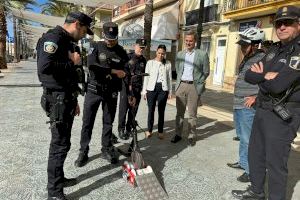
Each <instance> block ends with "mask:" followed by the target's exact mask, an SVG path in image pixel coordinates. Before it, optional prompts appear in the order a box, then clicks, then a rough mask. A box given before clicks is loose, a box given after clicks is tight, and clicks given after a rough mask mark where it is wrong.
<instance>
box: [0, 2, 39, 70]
mask: <svg viewBox="0 0 300 200" xmlns="http://www.w3.org/2000/svg"><path fill="white" fill-rule="evenodd" d="M28 4H33V5H34V4H35V1H34V0H0V69H6V68H7V64H6V60H5V56H6V55H5V54H6V52H5V51H6V34H7V24H6V16H7V14H8V13H9V12H10V10H9V8H10V7H11V8H18V9H21V8H25V6H26V5H28ZM14 37H15V36H14Z"/></svg>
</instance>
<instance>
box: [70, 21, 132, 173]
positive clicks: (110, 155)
mask: <svg viewBox="0 0 300 200" xmlns="http://www.w3.org/2000/svg"><path fill="white" fill-rule="evenodd" d="M103 35H104V38H105V41H104V42H103V41H100V42H97V43H94V44H92V45H91V48H90V50H89V53H88V58H87V60H88V68H89V74H90V76H89V78H88V86H87V93H86V96H85V100H84V109H83V118H82V121H83V124H82V130H81V140H80V150H79V156H78V159H77V160H76V161H75V166H77V167H82V166H84V165H85V164H86V163H87V161H88V152H89V143H90V141H91V136H92V130H93V126H94V122H95V118H96V114H97V111H98V108H99V106H100V103H102V110H103V127H102V149H101V151H102V154H101V156H102V158H104V159H106V160H108V161H109V162H111V163H117V162H118V156H117V154H116V151H115V150H114V147H113V144H112V139H111V138H112V124H113V121H114V118H115V114H116V107H117V98H118V91H121V89H122V78H124V77H125V75H126V73H125V71H124V66H125V64H126V62H128V56H127V54H126V52H125V50H124V49H123V47H121V46H120V45H119V44H118V26H117V24H115V23H113V22H107V23H105V24H104V25H103Z"/></svg>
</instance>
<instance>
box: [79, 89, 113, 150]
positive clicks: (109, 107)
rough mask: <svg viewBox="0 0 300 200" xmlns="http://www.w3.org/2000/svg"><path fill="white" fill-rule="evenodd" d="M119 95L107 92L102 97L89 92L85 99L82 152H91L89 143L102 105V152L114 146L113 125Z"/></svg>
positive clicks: (81, 140) (81, 141)
mask: <svg viewBox="0 0 300 200" xmlns="http://www.w3.org/2000/svg"><path fill="white" fill-rule="evenodd" d="M117 100H118V93H117V92H113V93H112V92H106V93H103V94H101V95H99V94H95V93H93V92H91V91H90V90H88V91H87V93H86V96H85V99H84V108H83V117H82V129H81V139H80V151H81V152H84V153H88V152H89V143H90V141H91V137H92V131H93V127H94V123H95V118H96V114H97V111H98V108H99V106H100V104H101V103H102V111H103V117H102V123H103V126H102V150H105V149H107V148H109V147H111V146H112V142H111V137H112V124H113V122H114V119H115V114H116V107H117Z"/></svg>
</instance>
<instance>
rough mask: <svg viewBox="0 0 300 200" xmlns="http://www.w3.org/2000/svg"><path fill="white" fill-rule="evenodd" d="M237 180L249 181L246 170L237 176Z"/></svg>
mask: <svg viewBox="0 0 300 200" xmlns="http://www.w3.org/2000/svg"><path fill="white" fill-rule="evenodd" d="M237 180H238V181H240V182H242V183H247V182H250V177H249V175H248V174H247V173H246V172H244V173H243V174H242V175H241V176H239V177H237Z"/></svg>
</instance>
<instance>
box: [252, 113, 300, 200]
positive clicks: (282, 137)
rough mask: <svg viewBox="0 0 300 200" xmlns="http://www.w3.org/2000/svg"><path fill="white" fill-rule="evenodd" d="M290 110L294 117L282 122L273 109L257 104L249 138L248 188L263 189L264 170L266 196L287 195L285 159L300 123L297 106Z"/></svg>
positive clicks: (278, 198) (272, 199) (281, 197)
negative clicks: (249, 182)
mask: <svg viewBox="0 0 300 200" xmlns="http://www.w3.org/2000/svg"><path fill="white" fill-rule="evenodd" d="M289 110H290V111H292V112H293V118H292V120H291V121H289V122H285V121H283V120H282V119H280V118H279V117H278V116H277V115H276V114H275V113H274V112H273V111H271V110H267V109H263V108H260V107H259V108H258V109H257V111H256V115H255V117H254V121H253V126H252V132H251V136H250V142H249V168H250V179H251V188H252V190H253V191H254V192H256V193H262V192H264V183H265V177H266V171H267V173H268V178H269V182H268V190H269V191H268V193H269V197H268V199H269V200H285V199H286V197H285V196H286V185H287V176H288V167H287V162H288V157H289V152H290V149H291V142H292V141H293V139H294V138H295V136H296V133H297V130H298V127H299V124H300V117H299V114H300V110H299V109H289Z"/></svg>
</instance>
